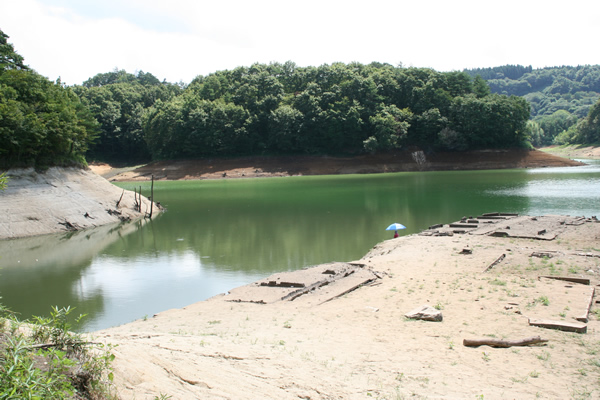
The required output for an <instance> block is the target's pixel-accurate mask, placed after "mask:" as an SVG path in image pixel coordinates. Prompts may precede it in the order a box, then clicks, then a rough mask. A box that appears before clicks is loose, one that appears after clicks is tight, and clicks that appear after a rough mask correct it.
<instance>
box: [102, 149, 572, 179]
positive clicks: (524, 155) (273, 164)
mask: <svg viewBox="0 0 600 400" xmlns="http://www.w3.org/2000/svg"><path fill="white" fill-rule="evenodd" d="M424 156H425V162H424V163H421V164H419V163H417V162H416V161H415V159H414V158H413V153H411V152H394V153H387V154H377V155H360V156H354V157H332V156H286V157H239V158H207V159H198V160H166V161H155V162H152V163H149V164H147V165H144V166H139V167H131V168H129V169H114V168H111V167H110V166H109V165H106V164H101V165H90V168H91V169H92V171H95V172H96V173H98V174H100V175H102V176H104V177H105V178H107V179H109V180H111V181H138V180H149V179H151V178H152V176H154V179H156V180H186V179H229V178H253V177H274V176H294V175H336V174H368V173H385V172H400V171H419V170H424V171H433V170H475V169H505V168H537V167H555V166H572V165H581V164H580V163H578V162H576V161H573V160H569V159H565V158H562V157H558V156H555V155H552V154H548V153H545V152H542V151H537V150H531V151H530V150H520V149H517V150H484V151H472V152H463V153H432V154H424Z"/></svg>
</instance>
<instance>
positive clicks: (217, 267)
mask: <svg viewBox="0 0 600 400" xmlns="http://www.w3.org/2000/svg"><path fill="white" fill-rule="evenodd" d="M119 186H121V187H123V188H127V189H133V188H134V184H133V183H125V184H119ZM139 186H140V184H139V183H136V184H135V187H139ZM142 190H143V191H144V192H145V193H149V191H150V185H149V183H143V184H142ZM154 196H155V199H156V200H157V201H160V202H161V203H162V204H163V205H164V206H165V207H166V208H167V211H166V212H165V213H164V214H162V215H159V216H158V217H156V218H155V219H153V220H152V221H148V222H146V223H143V222H136V223H130V224H126V225H117V226H108V227H100V228H97V229H94V230H89V231H84V232H77V233H74V234H68V235H65V234H60V235H48V236H42V237H36V238H29V239H20V240H10V241H0V296H1V297H2V300H1V301H2V302H3V303H4V304H5V305H7V306H8V307H10V308H11V309H12V310H14V311H18V312H19V313H21V318H28V317H30V316H31V315H47V314H48V312H49V307H50V306H51V305H58V306H59V307H64V306H74V307H76V312H77V313H86V314H88V318H87V319H86V320H87V322H86V323H85V324H84V325H82V326H80V327H79V329H80V330H82V331H93V330H98V329H102V328H106V327H110V326H115V325H120V324H123V323H127V322H131V321H133V320H136V319H140V318H144V317H146V316H148V317H150V316H152V315H153V314H155V313H157V312H160V311H163V310H167V309H170V308H179V307H183V306H186V305H188V304H192V303H194V302H197V301H201V300H205V299H207V298H209V297H211V296H214V295H216V294H219V293H223V292H226V291H227V290H229V289H231V288H234V287H237V286H240V285H243V284H246V283H250V282H252V281H255V280H257V279H260V278H263V277H266V276H268V275H270V274H272V273H275V272H280V271H286V270H294V269H299V268H302V267H305V266H309V265H314V264H319V263H324V262H330V261H353V260H356V259H359V258H361V257H362V256H363V255H364V254H365V253H367V251H369V249H370V248H371V247H373V246H374V245H375V244H377V243H378V242H381V241H383V240H386V239H390V238H391V237H392V235H393V232H388V231H385V228H386V227H387V226H388V225H389V224H391V223H392V222H399V223H402V224H404V225H406V226H407V229H406V231H403V232H402V234H410V233H415V232H419V231H421V230H423V229H426V228H427V227H428V226H430V225H433V224H436V223H448V222H452V221H455V220H457V219H459V218H461V217H462V216H470V215H473V216H475V215H477V214H480V213H484V212H495V211H498V212H516V213H520V214H528V215H542V214H567V215H582V216H588V217H589V216H592V215H600V204H599V202H600V164H598V163H595V164H591V165H587V166H584V167H570V168H542V169H531V170H494V171H459V172H412V173H394V174H378V175H342V176H321V177H290V178H265V179H246V180H219V181H185V182H184V181H180V182H156V183H155V187H154ZM115 201H116V200H115Z"/></svg>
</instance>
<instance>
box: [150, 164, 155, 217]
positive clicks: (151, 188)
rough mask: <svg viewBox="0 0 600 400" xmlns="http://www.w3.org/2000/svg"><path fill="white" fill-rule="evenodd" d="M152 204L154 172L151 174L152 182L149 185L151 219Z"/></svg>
mask: <svg viewBox="0 0 600 400" xmlns="http://www.w3.org/2000/svg"><path fill="white" fill-rule="evenodd" d="M153 205H154V174H152V184H151V185H150V219H152V206H153Z"/></svg>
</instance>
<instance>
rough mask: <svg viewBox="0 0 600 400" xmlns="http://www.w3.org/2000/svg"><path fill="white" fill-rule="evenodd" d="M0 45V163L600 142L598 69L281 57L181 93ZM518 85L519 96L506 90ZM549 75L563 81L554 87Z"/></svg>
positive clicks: (1, 40) (147, 77)
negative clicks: (83, 77) (39, 68)
mask: <svg viewBox="0 0 600 400" xmlns="http://www.w3.org/2000/svg"><path fill="white" fill-rule="evenodd" d="M8 39H9V37H8V36H7V35H6V34H5V33H4V32H2V31H1V30H0V167H4V168H6V167H11V166H36V167H38V168H43V167H45V166H49V165H70V164H84V163H85V160H86V159H87V160H98V161H108V162H117V161H118V162H129V163H132V162H142V161H149V160H158V159H177V158H188V159H189V158H201V157H212V156H223V157H228V156H242V155H244V156H246V155H280V154H291V155H293V154H328V155H352V154H361V153H377V152H387V151H392V150H397V149H400V150H403V149H404V150H406V149H416V148H418V149H422V150H424V151H426V152H433V151H465V150H472V149H483V148H514V147H528V146H531V143H532V144H534V145H542V144H548V143H549V142H550V143H554V142H558V141H563V142H565V143H566V142H576V141H579V142H586V143H593V142H599V141H600V140H599V138H600V128H599V125H600V123H599V122H598V115H599V114H600V102H599V101H598V98H599V96H598V85H600V66H589V67H581V68H580V67H577V68H579V69H578V71H582V72H580V73H577V72H574V71H573V70H574V68H572V67H562V68H559V69H557V72H556V74H555V75H554V74H553V72H552V71H554V70H552V69H549V70H548V71H550V72H547V71H546V70H532V69H531V68H530V67H529V68H526V67H520V66H514V67H513V66H505V67H498V68H494V69H480V70H464V71H452V72H438V71H435V70H432V69H427V68H403V67H395V66H392V65H389V64H382V63H371V64H368V65H364V64H360V63H350V64H344V63H334V64H331V65H327V64H326V65H321V66H318V67H312V66H311V67H299V66H297V65H296V64H295V63H293V62H291V61H288V62H286V63H283V64H281V63H270V64H254V65H251V66H248V67H243V66H241V67H238V68H235V69H233V70H224V71H217V72H214V73H211V74H209V75H207V76H198V77H196V78H195V79H194V80H193V81H192V82H190V83H189V84H182V83H180V84H173V83H168V82H165V81H162V82H161V81H160V80H159V79H157V78H156V77H155V76H154V75H152V74H151V73H148V72H143V71H136V73H135V74H132V73H128V72H126V71H123V70H118V69H115V70H114V71H111V72H107V73H100V74H98V75H96V76H94V77H91V78H90V79H88V80H87V81H85V82H83V84H82V85H75V86H66V85H63V84H61V82H60V81H58V82H51V81H49V80H48V79H46V78H44V77H43V76H41V75H39V74H38V73H36V72H35V70H34V69H32V68H30V67H29V66H27V65H26V64H25V63H24V59H23V57H22V56H21V55H19V54H18V53H17V51H16V50H15V49H14V48H13V46H12V45H11V44H10V43H9V42H8ZM558 71H562V72H561V74H559V73H558ZM531 76H534V77H536V78H532V77H531ZM548 76H550V77H552V79H553V80H552V82H551V83H550V84H549V86H548V85H547V86H543V85H542V83H541V82H542V81H544V82H546V81H545V79H548ZM567 76H568V77H570V78H569V79H567ZM523 79H525V82H527V84H529V87H530V90H531V91H530V92H527V93H525V92H524V90H525V89H524V88H521V89H517V87H521V86H523V83H518V82H520V81H521V80H523ZM556 80H560V82H563V83H564V82H567V81H568V83H565V84H564V87H565V89H564V90H563V89H561V90H558V89H556V85H555V82H554V81H556ZM538 81H539V83H536V82H538ZM571 82H573V84H572V85H571ZM575 83H577V84H575ZM513 86H514V87H513ZM553 88H554V89H553ZM519 90H520V91H519ZM534 90H535V91H534ZM528 96H529V97H528ZM594 96H595V97H594ZM560 105H563V106H564V108H560V107H561V106H560Z"/></svg>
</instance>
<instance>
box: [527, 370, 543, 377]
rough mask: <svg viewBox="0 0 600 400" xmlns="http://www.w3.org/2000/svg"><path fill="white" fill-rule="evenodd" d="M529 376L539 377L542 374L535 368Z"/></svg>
mask: <svg viewBox="0 0 600 400" xmlns="http://www.w3.org/2000/svg"><path fill="white" fill-rule="evenodd" d="M529 376H530V377H532V378H537V377H539V376H540V373H539V372H537V371H536V370H533V371H531V372H530V373H529Z"/></svg>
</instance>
